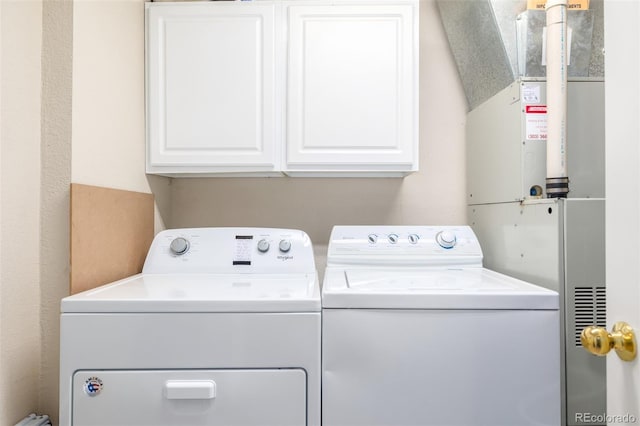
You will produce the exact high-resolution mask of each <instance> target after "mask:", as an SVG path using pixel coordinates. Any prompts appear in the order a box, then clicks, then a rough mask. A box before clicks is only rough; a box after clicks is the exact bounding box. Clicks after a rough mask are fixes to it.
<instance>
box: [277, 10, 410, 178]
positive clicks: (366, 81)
mask: <svg viewBox="0 0 640 426" xmlns="http://www.w3.org/2000/svg"><path fill="white" fill-rule="evenodd" d="M285 11H286V18H285V19H286V23H287V29H288V46H287V49H288V62H287V79H288V83H287V112H286V120H287V122H286V169H287V171H288V172H294V171H314V170H315V171H344V172H352V171H353V172H367V171H373V172H375V171H378V172H401V173H402V172H404V173H406V172H410V171H414V170H417V159H418V153H417V150H418V132H417V130H418V126H417V118H418V116H417V112H418V2H417V1H414V0H410V1H393V2H391V1H382V2H380V1H378V2H375V1H365V2H344V3H330V4H329V3H328V2H319V1H313V2H305V1H304V0H300V1H295V2H288V3H286V7H285ZM381 174H383V173H381Z"/></svg>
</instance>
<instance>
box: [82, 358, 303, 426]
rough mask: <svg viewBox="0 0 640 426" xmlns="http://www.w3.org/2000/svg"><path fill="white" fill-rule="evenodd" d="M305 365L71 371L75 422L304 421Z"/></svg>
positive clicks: (266, 424) (233, 424)
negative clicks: (253, 368)
mask: <svg viewBox="0 0 640 426" xmlns="http://www.w3.org/2000/svg"><path fill="white" fill-rule="evenodd" d="M306 388H307V383H306V373H305V371H304V370H302V369H298V368H292V369H255V370H251V369H247V370H232V369H230V370H116V371H114V370H111V371H109V370H94V371H78V372H76V373H75V374H74V376H73V409H72V412H73V414H72V416H73V420H72V424H73V425H82V426H125V425H126V426H134V425H135V426H147V425H148V426H189V425H208V426H239V425H243V426H271V425H272V426H286V425H292V426H293V425H296V426H299V425H304V424H306V416H307V413H306Z"/></svg>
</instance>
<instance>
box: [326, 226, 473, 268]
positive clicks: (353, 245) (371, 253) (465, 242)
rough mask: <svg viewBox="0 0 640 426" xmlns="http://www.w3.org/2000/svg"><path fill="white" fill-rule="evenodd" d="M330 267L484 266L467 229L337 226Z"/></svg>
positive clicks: (330, 256) (446, 227)
mask: <svg viewBox="0 0 640 426" xmlns="http://www.w3.org/2000/svg"><path fill="white" fill-rule="evenodd" d="M327 264H328V265H358V264H361V265H370V266H374V265H414V266H438V265H442V266H452V265H460V266H463V265H464V266H482V249H481V248H480V244H479V243H478V239H477V238H476V236H475V234H474V233H473V231H472V230H471V228H470V227H468V226H335V227H334V228H333V231H332V232H331V240H330V242H329V251H328V254H327Z"/></svg>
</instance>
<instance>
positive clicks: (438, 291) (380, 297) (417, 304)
mask: <svg viewBox="0 0 640 426" xmlns="http://www.w3.org/2000/svg"><path fill="white" fill-rule="evenodd" d="M322 306H323V308H352V309H357V308H369V309H518V310H532V309H551V310H557V309H558V307H559V300H558V293H556V292H555V291H551V290H548V289H545V288H542V287H539V286H536V285H533V284H530V283H527V282H524V281H521V280H518V279H515V278H512V277H509V276H506V275H503V274H500V273H497V272H494V271H491V270H488V269H485V268H462V269H445V268H440V269H439V268H432V269H413V270H412V269H409V268H405V269H401V268H398V269H393V268H381V269H346V270H345V269H327V271H326V276H325V281H324V286H323V289H322Z"/></svg>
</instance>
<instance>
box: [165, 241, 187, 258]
mask: <svg viewBox="0 0 640 426" xmlns="http://www.w3.org/2000/svg"><path fill="white" fill-rule="evenodd" d="M189 246H190V244H189V240H187V239H186V238H183V237H178V238H174V239H173V241H171V245H170V246H169V248H170V249H171V253H173V254H175V255H176V256H182V255H183V254H185V253H186V252H188V251H189Z"/></svg>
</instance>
